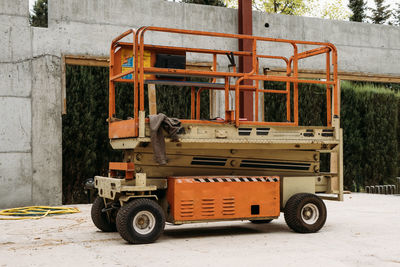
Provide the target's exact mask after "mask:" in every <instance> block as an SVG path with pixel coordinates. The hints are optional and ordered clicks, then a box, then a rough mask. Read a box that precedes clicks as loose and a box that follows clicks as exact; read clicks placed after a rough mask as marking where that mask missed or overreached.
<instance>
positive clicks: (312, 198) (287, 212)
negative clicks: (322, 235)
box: [284, 193, 327, 233]
mask: <svg viewBox="0 0 400 267" xmlns="http://www.w3.org/2000/svg"><path fill="white" fill-rule="evenodd" d="M307 203H313V204H315V205H316V206H317V208H318V210H319V218H318V220H317V221H316V222H315V223H314V224H312V225H309V224H306V223H304V222H303V219H302V218H301V209H302V207H303V206H304V205H305V204H307ZM284 216H285V221H286V224H287V225H288V226H289V227H290V228H291V229H292V230H293V231H295V232H298V233H315V232H317V231H319V230H320V229H321V228H322V227H323V226H324V224H325V221H326V217H327V212H326V206H325V203H324V202H323V201H322V199H320V198H319V197H318V196H316V195H314V194H309V193H299V194H296V195H293V196H292V197H291V198H289V200H288V201H287V202H286V206H285V209H284Z"/></svg>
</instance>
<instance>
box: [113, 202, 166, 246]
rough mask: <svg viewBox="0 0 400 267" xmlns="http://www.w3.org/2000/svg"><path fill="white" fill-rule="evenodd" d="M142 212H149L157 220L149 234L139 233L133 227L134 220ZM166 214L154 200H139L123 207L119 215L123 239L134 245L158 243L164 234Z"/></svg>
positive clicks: (119, 230)
mask: <svg viewBox="0 0 400 267" xmlns="http://www.w3.org/2000/svg"><path fill="white" fill-rule="evenodd" d="M140 211H148V212H150V213H151V214H152V215H153V216H154V218H155V225H154V228H153V230H152V231H151V232H150V233H148V234H141V233H138V232H137V231H136V230H135V229H134V227H133V219H134V217H135V215H136V214H137V213H138V212H140ZM164 227H165V214H164V211H163V210H162V208H161V207H160V205H159V204H158V203H157V202H155V201H154V200H151V199H147V198H139V199H135V200H132V201H130V202H128V203H127V204H125V205H123V206H122V207H121V208H120V209H119V211H118V214H117V229H118V232H119V234H120V235H121V237H122V238H123V239H125V240H126V241H128V242H129V243H132V244H147V243H153V242H154V241H156V240H157V239H158V238H159V237H160V235H161V234H162V233H163V232H164Z"/></svg>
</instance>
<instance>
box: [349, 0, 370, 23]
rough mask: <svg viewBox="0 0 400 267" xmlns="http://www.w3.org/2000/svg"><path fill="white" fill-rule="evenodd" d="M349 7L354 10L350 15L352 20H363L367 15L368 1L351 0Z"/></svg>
mask: <svg viewBox="0 0 400 267" xmlns="http://www.w3.org/2000/svg"><path fill="white" fill-rule="evenodd" d="M348 7H349V8H350V9H351V11H352V12H353V15H351V16H350V20H351V21H358V22H363V21H364V20H365V19H366V18H367V15H366V14H365V12H366V10H367V2H366V1H364V0H350V1H349V5H348Z"/></svg>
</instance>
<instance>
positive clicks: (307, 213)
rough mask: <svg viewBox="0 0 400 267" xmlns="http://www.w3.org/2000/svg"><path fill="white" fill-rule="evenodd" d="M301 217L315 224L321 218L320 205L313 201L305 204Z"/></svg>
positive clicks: (308, 222) (306, 221)
mask: <svg viewBox="0 0 400 267" xmlns="http://www.w3.org/2000/svg"><path fill="white" fill-rule="evenodd" d="M301 218H302V219H303V221H304V222H305V223H306V224H314V223H315V222H316V221H317V220H318V218H319V210H318V207H317V206H316V205H315V204H313V203H308V204H306V205H304V207H303V208H302V209H301Z"/></svg>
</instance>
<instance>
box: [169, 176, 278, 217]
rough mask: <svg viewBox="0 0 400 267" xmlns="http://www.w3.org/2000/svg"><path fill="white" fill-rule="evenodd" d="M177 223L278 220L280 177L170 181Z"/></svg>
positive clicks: (217, 177)
mask: <svg viewBox="0 0 400 267" xmlns="http://www.w3.org/2000/svg"><path fill="white" fill-rule="evenodd" d="M167 199H168V203H169V205H170V207H171V214H172V217H173V220H174V222H179V221H202V220H224V219H226V220H229V219H240V218H243V219H244V218H247V219H250V218H261V217H278V216H279V213H280V192H279V177H277V176H274V177H265V176H250V177H249V176H245V177H241V176H204V177H203V176H191V177H168V193H167Z"/></svg>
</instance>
